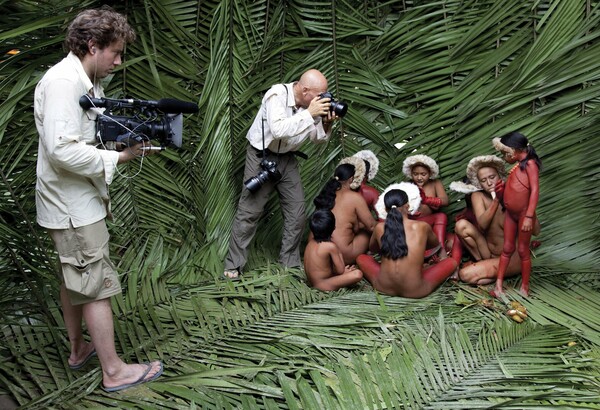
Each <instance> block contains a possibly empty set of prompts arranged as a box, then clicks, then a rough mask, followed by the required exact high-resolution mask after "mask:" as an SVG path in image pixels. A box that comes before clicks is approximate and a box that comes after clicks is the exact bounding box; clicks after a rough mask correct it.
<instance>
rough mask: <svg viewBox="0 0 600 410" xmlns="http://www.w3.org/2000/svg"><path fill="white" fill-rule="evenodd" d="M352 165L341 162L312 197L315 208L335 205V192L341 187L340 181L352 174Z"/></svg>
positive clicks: (330, 207)
mask: <svg viewBox="0 0 600 410" xmlns="http://www.w3.org/2000/svg"><path fill="white" fill-rule="evenodd" d="M354 172H355V171H354V165H352V164H341V165H338V167H337V168H336V169H335V172H334V173H333V178H331V179H330V180H329V181H327V183H326V184H325V186H324V187H323V189H322V190H321V192H320V193H319V195H317V197H316V198H315V199H314V201H313V203H314V204H315V207H316V208H317V209H333V206H334V205H335V193H336V191H337V190H338V189H340V188H341V186H342V182H344V181H347V180H348V179H350V178H352V177H353V176H354Z"/></svg>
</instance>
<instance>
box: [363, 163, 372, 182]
mask: <svg viewBox="0 0 600 410" xmlns="http://www.w3.org/2000/svg"><path fill="white" fill-rule="evenodd" d="M363 161H364V163H365V179H366V180H367V181H368V180H369V171H370V170H371V163H370V162H369V161H367V160H366V159H363Z"/></svg>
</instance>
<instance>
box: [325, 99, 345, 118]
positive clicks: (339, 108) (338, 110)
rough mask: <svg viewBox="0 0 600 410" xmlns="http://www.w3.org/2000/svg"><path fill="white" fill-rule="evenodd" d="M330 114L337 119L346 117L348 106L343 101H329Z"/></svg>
mask: <svg viewBox="0 0 600 410" xmlns="http://www.w3.org/2000/svg"><path fill="white" fill-rule="evenodd" d="M329 110H330V111H331V112H334V113H335V115H337V116H338V117H343V116H344V115H346V112H347V111H348V104H346V103H345V102H343V101H331V106H330V107H329Z"/></svg>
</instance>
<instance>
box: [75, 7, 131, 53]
mask: <svg viewBox="0 0 600 410" xmlns="http://www.w3.org/2000/svg"><path fill="white" fill-rule="evenodd" d="M90 40H92V41H93V42H94V44H95V46H96V47H98V48H99V49H103V48H105V47H108V46H109V45H111V44H112V43H114V42H115V41H118V40H123V41H124V42H125V43H132V42H133V41H135V31H134V30H133V28H131V26H130V25H129V23H127V18H126V17H125V16H123V15H122V14H119V13H117V12H116V11H114V10H113V9H112V8H110V7H108V6H104V7H102V8H100V9H88V10H84V11H82V12H81V13H79V14H78V15H77V17H75V19H74V20H73V21H72V22H71V24H69V28H68V29H67V35H66V38H65V47H66V48H67V50H69V51H72V52H73V53H74V54H75V55H76V56H77V57H79V58H83V57H84V56H85V55H86V54H87V52H88V51H89V49H90V46H89V41H90Z"/></svg>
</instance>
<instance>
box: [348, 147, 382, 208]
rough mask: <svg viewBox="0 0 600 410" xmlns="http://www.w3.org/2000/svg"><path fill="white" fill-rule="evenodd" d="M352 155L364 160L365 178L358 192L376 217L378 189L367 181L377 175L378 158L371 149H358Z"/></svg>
mask: <svg viewBox="0 0 600 410" xmlns="http://www.w3.org/2000/svg"><path fill="white" fill-rule="evenodd" d="M353 156H354V157H356V158H360V159H362V160H363V161H365V178H364V179H363V180H362V182H361V184H360V187H359V188H358V192H359V193H360V194H361V195H362V196H363V198H365V201H366V202H367V206H368V207H369V209H370V210H371V211H372V212H375V217H377V218H378V216H377V210H376V209H375V204H376V203H377V200H378V199H379V191H378V190H377V189H376V188H374V187H372V186H371V185H367V182H369V181H372V180H373V178H375V176H376V175H377V171H378V170H379V160H378V159H377V157H376V156H375V154H374V153H373V151H369V150H362V151H358V152H357V153H356V154H354V155H353Z"/></svg>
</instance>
